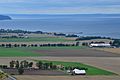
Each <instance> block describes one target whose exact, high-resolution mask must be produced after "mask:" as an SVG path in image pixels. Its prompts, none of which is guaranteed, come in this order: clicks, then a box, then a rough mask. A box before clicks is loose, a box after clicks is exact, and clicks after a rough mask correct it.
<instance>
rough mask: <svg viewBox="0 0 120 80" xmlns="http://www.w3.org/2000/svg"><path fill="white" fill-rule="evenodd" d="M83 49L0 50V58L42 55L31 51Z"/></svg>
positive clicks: (35, 48) (37, 48) (27, 48)
mask: <svg viewBox="0 0 120 80" xmlns="http://www.w3.org/2000/svg"><path fill="white" fill-rule="evenodd" d="M80 48H84V47H26V48H0V57H26V56H42V55H44V53H43V54H42V53H41V54H42V55H41V54H37V53H35V52H32V51H33V50H49V49H61V50H64V49H80Z"/></svg>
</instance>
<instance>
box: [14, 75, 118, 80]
mask: <svg viewBox="0 0 120 80" xmlns="http://www.w3.org/2000/svg"><path fill="white" fill-rule="evenodd" d="M15 77H16V78H18V80H120V76H38V75H37V76H34V75H31V76H29V75H24V76H15Z"/></svg>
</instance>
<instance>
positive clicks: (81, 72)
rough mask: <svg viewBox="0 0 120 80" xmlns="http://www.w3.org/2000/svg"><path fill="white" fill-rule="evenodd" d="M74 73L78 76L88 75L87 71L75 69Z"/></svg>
mask: <svg viewBox="0 0 120 80" xmlns="http://www.w3.org/2000/svg"><path fill="white" fill-rule="evenodd" d="M73 72H74V74H76V75H85V74H86V71H85V70H79V69H74V70H73Z"/></svg>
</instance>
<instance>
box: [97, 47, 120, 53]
mask: <svg viewBox="0 0 120 80" xmlns="http://www.w3.org/2000/svg"><path fill="white" fill-rule="evenodd" d="M96 49H97V50H101V51H106V52H112V53H117V54H120V48H96Z"/></svg>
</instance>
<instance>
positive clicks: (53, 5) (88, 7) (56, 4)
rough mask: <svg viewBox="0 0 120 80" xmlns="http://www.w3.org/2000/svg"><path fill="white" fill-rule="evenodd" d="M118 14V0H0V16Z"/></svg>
mask: <svg viewBox="0 0 120 80" xmlns="http://www.w3.org/2000/svg"><path fill="white" fill-rule="evenodd" d="M43 13H46V14H49V13H50V14H56V13H59V14H60V13H61V14H65V13H69V14H74V13H75V14H84V13H85V14H91V13H92V14H93V13H110V14H111V13H120V0H0V14H43Z"/></svg>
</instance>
